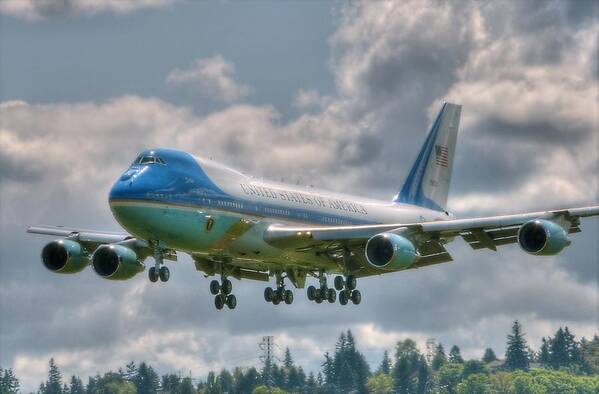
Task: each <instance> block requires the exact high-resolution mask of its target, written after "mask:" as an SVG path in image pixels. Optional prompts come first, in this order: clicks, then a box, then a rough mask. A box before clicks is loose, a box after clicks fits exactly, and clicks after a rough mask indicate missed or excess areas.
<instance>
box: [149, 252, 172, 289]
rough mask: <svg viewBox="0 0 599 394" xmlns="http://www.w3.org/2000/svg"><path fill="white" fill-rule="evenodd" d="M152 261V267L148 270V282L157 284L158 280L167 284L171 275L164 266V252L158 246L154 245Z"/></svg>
mask: <svg viewBox="0 0 599 394" xmlns="http://www.w3.org/2000/svg"><path fill="white" fill-rule="evenodd" d="M154 261H155V264H154V266H153V267H150V269H149V270H148V277H149V278H150V282H153V283H155V282H157V281H158V279H160V281H161V282H168V280H169V278H170V277H171V273H170V271H169V270H168V267H166V266H165V265H164V251H163V250H162V248H160V246H159V245H158V244H155V245H154Z"/></svg>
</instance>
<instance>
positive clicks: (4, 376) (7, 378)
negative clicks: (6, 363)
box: [0, 368, 20, 394]
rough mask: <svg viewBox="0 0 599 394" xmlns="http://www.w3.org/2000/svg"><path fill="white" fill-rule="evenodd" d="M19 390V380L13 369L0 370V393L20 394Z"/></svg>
mask: <svg viewBox="0 0 599 394" xmlns="http://www.w3.org/2000/svg"><path fill="white" fill-rule="evenodd" d="M19 388H20V384H19V379H17V377H16V375H15V374H14V372H13V371H12V369H10V368H9V369H5V370H4V371H2V368H0V393H1V394H16V393H18V392H19Z"/></svg>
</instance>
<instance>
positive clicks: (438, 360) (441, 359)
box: [431, 344, 447, 371]
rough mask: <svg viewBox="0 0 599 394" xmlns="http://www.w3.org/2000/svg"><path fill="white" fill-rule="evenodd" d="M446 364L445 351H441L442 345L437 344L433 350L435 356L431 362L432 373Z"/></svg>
mask: <svg viewBox="0 0 599 394" xmlns="http://www.w3.org/2000/svg"><path fill="white" fill-rule="evenodd" d="M446 362H447V356H445V349H443V345H442V344H438V345H437V348H436V349H435V355H434V357H433V360H432V361H431V367H432V368H433V371H438V370H439V368H441V367H442V366H443V364H445V363H446Z"/></svg>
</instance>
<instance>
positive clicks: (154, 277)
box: [148, 267, 158, 282]
mask: <svg viewBox="0 0 599 394" xmlns="http://www.w3.org/2000/svg"><path fill="white" fill-rule="evenodd" d="M148 278H150V282H156V281H157V280H158V274H157V273H156V267H150V270H149V271H148Z"/></svg>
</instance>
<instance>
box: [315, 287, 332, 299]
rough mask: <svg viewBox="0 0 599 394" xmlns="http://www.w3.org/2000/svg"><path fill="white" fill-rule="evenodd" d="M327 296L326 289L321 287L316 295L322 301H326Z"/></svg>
mask: <svg viewBox="0 0 599 394" xmlns="http://www.w3.org/2000/svg"><path fill="white" fill-rule="evenodd" d="M328 295H329V294H328V289H327V288H326V287H321V288H320V292H319V293H318V297H319V298H321V299H323V300H326V299H327V296H328Z"/></svg>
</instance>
